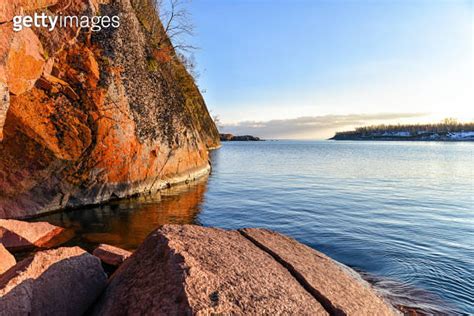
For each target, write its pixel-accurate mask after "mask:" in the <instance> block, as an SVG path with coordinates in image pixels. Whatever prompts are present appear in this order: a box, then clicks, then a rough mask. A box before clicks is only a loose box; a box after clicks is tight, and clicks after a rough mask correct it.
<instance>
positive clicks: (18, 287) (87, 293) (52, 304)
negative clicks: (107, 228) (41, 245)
mask: <svg viewBox="0 0 474 316" xmlns="http://www.w3.org/2000/svg"><path fill="white" fill-rule="evenodd" d="M105 284H106V275H105V273H104V270H103V269H102V266H101V264H100V260H99V259H98V258H96V257H94V256H92V255H91V254H88V253H87V252H86V251H84V250H82V249H81V248H79V247H74V248H59V249H55V250H48V251H42V252H38V253H36V254H35V255H34V257H31V258H27V259H25V260H23V261H21V262H19V263H18V264H17V265H16V266H15V267H13V268H12V269H10V270H8V271H7V273H5V274H3V275H2V276H0V311H1V314H2V315H82V314H83V313H84V312H85V311H86V310H87V308H88V307H89V306H90V305H91V304H92V303H93V302H94V301H95V299H96V298H97V297H98V296H99V295H100V293H101V291H102V290H103V288H104V286H105Z"/></svg>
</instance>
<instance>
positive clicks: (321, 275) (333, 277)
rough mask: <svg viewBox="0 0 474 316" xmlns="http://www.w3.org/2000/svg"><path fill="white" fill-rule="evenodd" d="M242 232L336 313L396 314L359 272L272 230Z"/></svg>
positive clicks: (327, 308) (328, 308) (246, 230)
mask: <svg viewBox="0 0 474 316" xmlns="http://www.w3.org/2000/svg"><path fill="white" fill-rule="evenodd" d="M241 233H242V234H243V235H244V236H246V237H247V238H248V239H250V240H251V241H252V242H253V243H254V244H256V245H257V246H258V247H259V248H261V249H262V250H264V251H265V252H267V253H269V254H271V255H272V256H273V257H274V258H275V260H277V261H278V262H279V263H281V264H282V265H283V266H285V267H286V268H287V269H288V270H289V271H291V272H292V274H293V275H294V276H295V278H297V279H298V281H299V282H300V283H301V284H304V285H305V288H306V289H307V290H308V291H309V292H310V293H312V294H313V296H315V297H316V298H317V299H318V300H319V301H320V302H321V303H322V304H323V306H325V308H326V310H328V311H330V312H331V313H332V314H340V315H344V314H345V315H356V314H358V315H393V313H394V311H393V309H392V308H391V307H389V306H387V305H386V304H385V302H384V301H383V300H382V299H381V298H379V297H378V296H377V295H376V294H375V293H374V291H373V290H372V289H371V288H370V285H369V284H368V283H366V282H365V281H363V280H362V279H361V278H360V277H359V276H358V275H357V274H356V272H355V271H352V270H350V269H349V268H347V267H345V266H342V265H340V264H338V263H337V262H336V261H334V260H332V259H331V258H329V257H327V256H326V255H324V254H322V253H319V252H316V251H315V250H313V249H311V248H310V247H308V246H305V245H303V244H301V243H299V242H297V241H296V240H294V239H291V238H289V237H286V236H284V235H281V234H278V233H275V232H272V231H269V230H265V229H243V230H241Z"/></svg>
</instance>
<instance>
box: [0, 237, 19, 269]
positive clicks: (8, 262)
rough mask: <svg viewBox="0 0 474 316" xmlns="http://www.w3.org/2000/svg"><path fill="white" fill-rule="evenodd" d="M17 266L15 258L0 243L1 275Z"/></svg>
mask: <svg viewBox="0 0 474 316" xmlns="http://www.w3.org/2000/svg"><path fill="white" fill-rule="evenodd" d="M15 264H16V260H15V257H13V255H12V254H11V253H9V252H8V250H7V249H5V247H4V246H3V244H1V243H0V275H1V274H3V273H4V272H5V271H7V270H8V269H10V268H11V267H13V266H14V265H15Z"/></svg>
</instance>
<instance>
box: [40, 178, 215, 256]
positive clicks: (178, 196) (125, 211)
mask: <svg viewBox="0 0 474 316" xmlns="http://www.w3.org/2000/svg"><path fill="white" fill-rule="evenodd" d="M206 190H207V177H206V178H203V179H201V180H200V181H198V182H196V183H194V184H189V185H179V186H176V187H172V188H170V189H167V190H164V191H162V192H161V193H160V194H157V195H154V196H146V197H138V198H133V199H128V200H120V201H115V202H111V203H109V204H107V205H102V206H97V207H91V208H87V209H81V210H74V211H70V212H65V213H56V214H51V215H47V216H44V217H41V218H38V219H37V221H47V222H49V223H52V224H54V225H58V226H61V227H66V228H71V229H73V230H74V231H75V237H74V238H73V239H72V240H70V241H69V242H68V243H67V245H79V246H81V247H83V248H85V249H88V250H92V249H93V248H94V247H95V246H96V245H97V244H99V243H108V244H111V245H115V246H118V247H121V248H124V249H129V250H133V249H136V248H137V247H138V245H140V243H141V242H142V241H143V240H144V239H145V238H146V237H147V236H148V234H149V233H150V232H151V231H152V230H154V229H155V228H157V227H158V226H160V225H163V224H196V223H197V215H198V213H199V212H200V211H201V204H202V202H203V199H204V194H205V193H206Z"/></svg>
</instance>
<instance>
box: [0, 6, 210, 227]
mask: <svg viewBox="0 0 474 316" xmlns="http://www.w3.org/2000/svg"><path fill="white" fill-rule="evenodd" d="M20 12H23V13H25V14H26V13H28V14H30V15H32V14H33V13H34V12H46V13H47V14H49V15H53V16H54V15H59V14H62V15H65V16H89V17H92V16H96V15H100V16H105V15H107V16H115V15H116V16H119V17H120V27H118V28H104V29H102V30H101V31H99V32H93V31H91V30H89V29H87V28H86V29H84V28H82V29H81V28H76V27H67V28H56V29H54V30H53V31H51V32H50V31H48V30H47V29H45V28H35V27H33V28H24V29H23V30H21V31H20V32H14V31H13V22H12V19H13V16H14V15H15V14H18V13H20ZM157 38H161V40H159V41H158V40H157ZM163 39H164V40H163ZM218 145H219V134H218V131H217V129H216V126H215V125H214V123H213V121H212V119H211V118H210V116H209V113H208V111H207V108H206V105H205V103H204V100H203V98H202V96H201V94H200V92H199V90H198V88H197V87H196V85H195V83H194V81H193V78H192V77H191V76H190V75H189V74H188V72H187V71H186V69H185V67H184V66H183V64H182V63H181V62H180V61H179V58H177V55H176V53H175V51H174V50H173V48H172V46H171V43H170V41H169V40H168V39H167V38H166V35H165V32H164V29H163V27H162V25H161V23H160V21H159V19H158V18H157V15H156V12H155V10H154V8H153V6H152V4H151V1H150V0H42V1H33V0H12V1H8V2H4V1H3V2H2V3H1V4H0V152H1V155H0V218H26V217H30V216H34V215H37V214H40V213H43V212H48V211H53V210H58V209H63V208H70V207H78V206H82V205H87V204H95V203H100V202H103V201H107V200H109V199H113V198H122V197H127V196H131V195H135V194H140V193H148V192H154V191H157V190H159V189H160V188H162V187H165V186H168V185H170V183H173V182H179V181H186V180H191V179H194V178H196V177H198V176H200V175H203V174H205V173H207V172H208V171H209V163H208V149H209V148H212V147H216V146H218Z"/></svg>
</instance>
